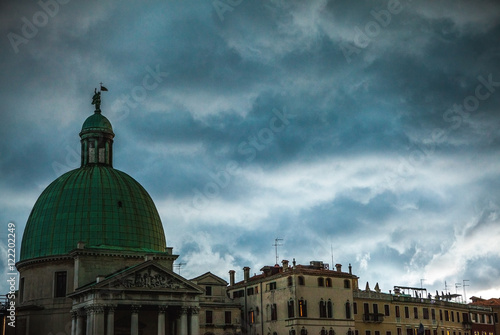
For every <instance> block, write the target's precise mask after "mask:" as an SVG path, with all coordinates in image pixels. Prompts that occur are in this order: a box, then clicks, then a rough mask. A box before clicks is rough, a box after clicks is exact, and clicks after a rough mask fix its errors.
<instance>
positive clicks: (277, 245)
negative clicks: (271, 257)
mask: <svg viewBox="0 0 500 335" xmlns="http://www.w3.org/2000/svg"><path fill="white" fill-rule="evenodd" d="M279 241H283V239H282V238H278V237H276V238H275V239H274V244H273V246H274V250H275V253H276V264H279V263H278V262H279V255H278V247H280V246H282V245H283V244H281V243H279Z"/></svg>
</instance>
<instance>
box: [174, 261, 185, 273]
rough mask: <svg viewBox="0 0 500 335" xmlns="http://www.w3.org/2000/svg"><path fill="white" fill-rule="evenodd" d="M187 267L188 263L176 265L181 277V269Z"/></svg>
mask: <svg viewBox="0 0 500 335" xmlns="http://www.w3.org/2000/svg"><path fill="white" fill-rule="evenodd" d="M184 265H186V263H179V264H174V266H175V267H176V268H177V269H178V270H179V272H178V273H179V275H180V274H181V267H182V266H184Z"/></svg>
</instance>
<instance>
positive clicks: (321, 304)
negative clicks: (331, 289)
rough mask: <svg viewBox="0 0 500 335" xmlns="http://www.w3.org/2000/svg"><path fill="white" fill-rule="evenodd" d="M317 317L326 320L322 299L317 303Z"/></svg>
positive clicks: (324, 304)
mask: <svg viewBox="0 0 500 335" xmlns="http://www.w3.org/2000/svg"><path fill="white" fill-rule="evenodd" d="M319 317H320V318H326V303H325V302H324V301H323V299H321V301H320V302H319Z"/></svg>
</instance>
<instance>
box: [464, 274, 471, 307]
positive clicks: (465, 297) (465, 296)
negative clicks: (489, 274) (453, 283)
mask: <svg viewBox="0 0 500 335" xmlns="http://www.w3.org/2000/svg"><path fill="white" fill-rule="evenodd" d="M466 281H470V280H469V279H464V280H463V284H462V287H463V288H464V300H465V301H464V302H465V303H467V295H466V294H465V286H470V285H467V284H465V282H466Z"/></svg>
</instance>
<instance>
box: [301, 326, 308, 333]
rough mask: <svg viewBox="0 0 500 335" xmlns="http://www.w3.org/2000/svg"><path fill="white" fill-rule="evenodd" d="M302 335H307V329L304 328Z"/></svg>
mask: <svg viewBox="0 0 500 335" xmlns="http://www.w3.org/2000/svg"><path fill="white" fill-rule="evenodd" d="M300 335H307V329H305V328H304V327H302V329H301V330H300Z"/></svg>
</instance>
